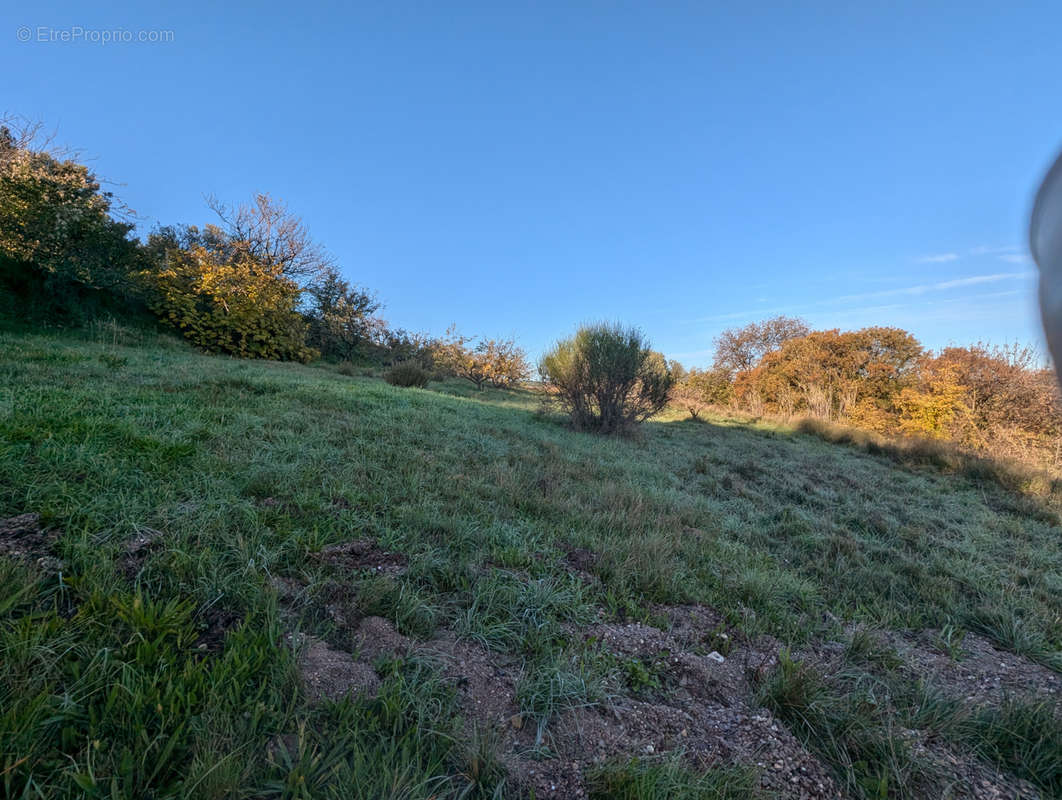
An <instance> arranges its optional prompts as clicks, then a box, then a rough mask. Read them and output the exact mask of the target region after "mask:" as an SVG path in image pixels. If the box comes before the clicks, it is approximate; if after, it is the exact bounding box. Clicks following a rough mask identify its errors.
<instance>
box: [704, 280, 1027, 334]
mask: <svg viewBox="0 0 1062 800" xmlns="http://www.w3.org/2000/svg"><path fill="white" fill-rule="evenodd" d="M1034 275H1036V273H1035V272H1032V271H1028V270H1024V271H1021V272H996V273H992V274H990V275H970V276H967V277H965V278H953V279H952V280H948V281H939V282H937V283H923V284H918V285H916V286H905V287H903V288H901V289H885V290H882V291H877V292H863V293H861V294H846V295H840V296H838V297H830V298H826V299H824V300H819V301H817V302H815V303H811V304H806V305H802V306H777V307H775V308H757V309H749V310H745V311H735V312H732V313H728V314H716V315H713V316H709V317H701V318H699V319H696V320H690V322H694V323H697V322H725V321H727V320H737V319H747V318H750V317H756V318H762V317H763V315H765V314H812V313H817V312H825V311H826V309H824V308H823V306H827V307H828V306H832V305H838V304H848V303H857V302H861V301H866V300H885V299H887V298H900V297H918V296H921V295H927V294H932V293H934V292H946V291H949V290H953V289H962V288H965V287H967V286H980V285H983V284H988V283H999V282H1000V281H1008V280H1021V279H1025V278H1031V277H1033V276H1034ZM899 305H903V304H889V305H874V306H858V307H856V308H853V309H849V310H848V311H845V312H843V313H857V312H860V311H866V310H868V309H883V308H890V307H893V306H899ZM833 313H841V311H840V310H838V311H835V312H833Z"/></svg>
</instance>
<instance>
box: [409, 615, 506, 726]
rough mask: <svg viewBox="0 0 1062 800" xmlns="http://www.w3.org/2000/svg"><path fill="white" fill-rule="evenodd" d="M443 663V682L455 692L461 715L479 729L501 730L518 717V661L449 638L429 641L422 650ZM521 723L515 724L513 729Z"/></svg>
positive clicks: (454, 638)
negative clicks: (447, 681) (449, 683)
mask: <svg viewBox="0 0 1062 800" xmlns="http://www.w3.org/2000/svg"><path fill="white" fill-rule="evenodd" d="M423 649H425V650H427V651H429V652H431V653H432V654H433V655H435V656H436V657H438V658H439V659H440V661H442V663H443V668H444V670H445V673H446V676H447V678H449V679H450V680H452V681H453V682H454V686H455V687H456V688H457V694H458V703H459V704H460V706H461V711H462V713H463V714H464V715H465V716H466V717H467V718H468V719H469V720H471V721H473V722H475V723H476V724H477V725H478V726H479V727H481V728H486V727H495V728H498V729H500V730H505V729H507V728H509V727H511V726H512V725H513V723H514V720H515V719H516V717H518V716H519V709H518V708H517V705H516V701H515V696H516V684H517V682H518V681H519V680H520V677H521V676H522V675H523V667H522V665H521V661H520V659H518V658H514V657H512V656H506V655H503V654H501V653H492V652H491V651H489V650H487V649H486V648H484V647H482V646H480V645H477V644H475V643H474V642H469V641H466V640H461V639H457V638H456V637H454V636H452V635H446V636H441V637H438V638H435V639H432V640H431V641H430V642H428V643H426V644H425V645H424V646H423ZM522 724H523V720H522V719H520V720H516V725H517V727H520V726H522Z"/></svg>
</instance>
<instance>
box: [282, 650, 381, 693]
mask: <svg viewBox="0 0 1062 800" xmlns="http://www.w3.org/2000/svg"><path fill="white" fill-rule="evenodd" d="M287 639H288V642H289V643H290V644H291V646H292V647H294V648H296V649H298V650H299V675H300V676H301V678H302V682H303V686H304V687H305V689H306V694H307V697H308V698H309V699H310V702H311V703H320V702H321V701H323V700H341V699H343V698H344V697H347V696H348V695H362V696H369V697H372V696H374V695H375V694H376V692H377V690H378V689H379V688H380V678H379V677H378V676H377V675H376V672H375V671H374V670H373V668H372V667H371V666H369V665H368V664H366V663H364V662H362V661H358V660H356V659H355V658H354V657H353V656H352V655H350V653H346V652H344V651H342V650H336V649H334V648H332V647H330V646H329V645H328V643H326V642H325V641H323V640H321V639H318V638H316V637H314V636H309V635H307V634H303V633H292V634H288V636H287Z"/></svg>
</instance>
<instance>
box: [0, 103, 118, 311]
mask: <svg viewBox="0 0 1062 800" xmlns="http://www.w3.org/2000/svg"><path fill="white" fill-rule="evenodd" d="M38 132H39V127H38V126H30V125H21V126H20V125H18V124H17V123H13V122H11V121H8V124H3V125H0V261H2V262H4V272H5V273H6V276H7V283H8V284H9V285H10V286H11V287H12V288H15V289H16V290H18V291H20V292H22V293H24V294H28V295H33V296H31V297H30V298H29V299H30V301H31V302H33V303H36V304H40V305H43V306H44V307H45V308H46V310H48V311H50V312H54V313H70V312H72V311H76V305H77V303H78V302H79V300H80V299H82V298H83V297H85V293H86V291H92V290H96V291H102V292H105V293H109V294H111V295H115V296H124V295H128V294H131V293H132V292H133V288H134V287H133V285H132V282H131V278H130V275H131V273H132V272H133V271H134V270H135V267H136V259H137V244H136V242H135V241H134V240H132V239H131V238H130V232H131V231H132V229H133V226H132V225H131V224H130V223H128V222H125V221H122V220H118V219H115V218H114V216H112V214H113V212H114V204H115V201H114V198H113V196H112V194H111V193H110V192H105V191H103V190H102V188H101V185H100V181H99V179H98V178H97V177H96V176H95V175H94V174H93V173H92V172H91V171H90V170H89V169H88V167H86V166H85V165H83V164H79V163H77V161H75V160H74V158H73V157H71V154H70V153H68V152H65V151H61V150H57V149H49V145H48V142H46V141H45V142H41V141H39V140H40V137H39V135H38Z"/></svg>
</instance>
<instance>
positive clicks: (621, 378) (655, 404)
mask: <svg viewBox="0 0 1062 800" xmlns="http://www.w3.org/2000/svg"><path fill="white" fill-rule="evenodd" d="M539 372H540V373H541V374H542V378H543V379H544V380H545V381H546V382H547V383H548V384H549V386H550V388H551V389H552V390H553V393H554V394H553V397H554V398H555V399H556V400H557V401H558V402H559V403H560V404H561V406H562V407H563V408H564V409H565V410H566V411H567V412H568V413H569V414H570V415H571V419H572V425H573V426H574V427H575V428H576V429H578V430H592V431H599V432H601V433H622V432H624V431H627V430H629V429H630V428H631V427H632V426H634V425H636V424H637V423H640V422H644V421H645V420H646V419H648V418H649V417H651V416H652V415H653V414H655V413H657V412H658V411H660V410H661V409H663V408H664V406H665V405H667V401H668V393H669V392H670V390H671V386H672V384H673V382H674V379H673V377H672V375H671V370H670V369H669V367H668V364H667V361H666V359H665V358H664V357H663V356H662V355H660V354H659V353H656V352H654V351H653V350H651V349H650V347H649V343H648V342H647V341H646V339H645V337H644V336H643V335H642V333H641V331H639V330H638V329H637V328H626V327H623V326H622V325H619V324H610V323H599V324H596V325H587V326H584V327H582V328H580V329H579V330H578V332H577V333H576V334H575V336H573V337H571V338H570V339H565V340H563V341H561V342H558V343H557V344H556V345H554V347H553V349H552V350H550V351H549V352H548V353H546V355H545V356H544V357H543V358H542V362H541V363H540V365H539Z"/></svg>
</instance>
